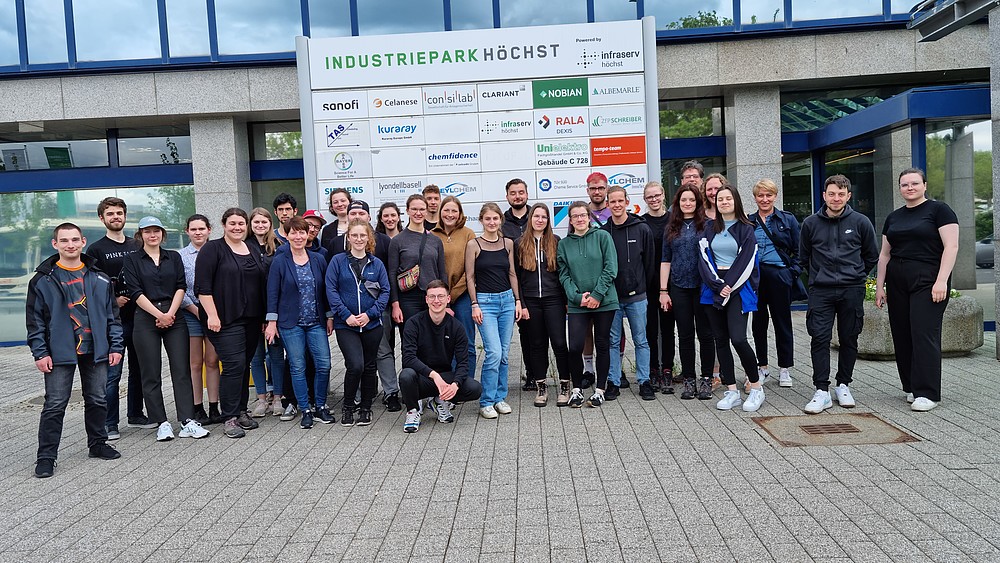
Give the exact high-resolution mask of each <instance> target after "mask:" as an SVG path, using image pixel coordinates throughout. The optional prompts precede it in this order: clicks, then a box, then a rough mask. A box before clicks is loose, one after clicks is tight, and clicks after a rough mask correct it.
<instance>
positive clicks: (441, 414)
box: [427, 397, 455, 424]
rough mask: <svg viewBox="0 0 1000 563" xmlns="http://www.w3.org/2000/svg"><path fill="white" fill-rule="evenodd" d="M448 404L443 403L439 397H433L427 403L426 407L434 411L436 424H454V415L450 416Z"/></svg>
mask: <svg viewBox="0 0 1000 563" xmlns="http://www.w3.org/2000/svg"><path fill="white" fill-rule="evenodd" d="M448 402H449V401H444V400H442V399H441V398H440V397H434V398H433V399H431V400H429V401H427V406H429V407H430V408H431V410H432V411H434V414H436V415H437V419H438V422H443V423H446V424H447V423H450V422H455V415H453V414H451V409H450V408H448Z"/></svg>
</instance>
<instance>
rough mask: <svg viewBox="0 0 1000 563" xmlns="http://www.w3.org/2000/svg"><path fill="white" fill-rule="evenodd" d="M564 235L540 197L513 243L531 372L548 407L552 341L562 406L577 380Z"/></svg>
mask: <svg viewBox="0 0 1000 563" xmlns="http://www.w3.org/2000/svg"><path fill="white" fill-rule="evenodd" d="M558 244H559V237H558V236H557V235H556V234H555V233H553V232H552V221H551V219H550V218H549V208H548V206H547V205H545V204H544V203H536V204H535V205H533V206H531V209H530V210H529V211H528V228H527V230H525V231H524V234H523V235H521V238H519V239H518V240H517V242H516V243H515V245H514V268H515V270H516V271H517V283H518V285H519V286H520V288H521V299H523V300H524V301H523V307H522V308H521V320H523V321H525V322H524V323H522V326H523V327H524V328H525V332H526V337H527V340H528V361H529V362H530V365H529V366H527V368H528V369H527V372H528V373H531V374H537V375H536V380H535V382H534V383H535V386H536V389H537V394H536V395H535V406H536V407H544V406H545V405H547V404H548V401H549V396H548V390H547V387H546V384H545V377H546V375H547V374H548V372H549V344H550V343H551V345H552V351H553V352H554V353H555V356H556V371H557V372H558V374H559V390H560V391H559V396H558V398H557V399H556V404H557V406H566V403H568V402H569V394H570V391H572V389H573V382H572V380H571V379H570V376H569V352H568V349H567V347H566V294H565V293H564V292H563V290H562V284H561V283H559V266H558V265H557V264H556V248H557V245H558Z"/></svg>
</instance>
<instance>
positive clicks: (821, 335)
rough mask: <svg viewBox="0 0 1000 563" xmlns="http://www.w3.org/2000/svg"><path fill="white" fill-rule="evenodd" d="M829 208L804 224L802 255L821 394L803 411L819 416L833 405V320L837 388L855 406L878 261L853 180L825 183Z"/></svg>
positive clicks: (808, 322)
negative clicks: (869, 284)
mask: <svg viewBox="0 0 1000 563" xmlns="http://www.w3.org/2000/svg"><path fill="white" fill-rule="evenodd" d="M824 185H825V186H826V188H825V189H824V190H823V201H824V202H825V203H824V205H823V206H822V207H821V208H820V210H819V211H817V212H816V213H815V214H814V215H810V216H809V217H806V220H805V221H803V222H802V232H801V235H800V238H799V256H800V259H801V261H802V264H803V265H804V266H805V267H806V268H808V270H809V316H807V317H806V330H807V331H808V332H809V336H811V337H812V340H811V343H810V346H809V348H810V353H811V355H812V365H813V384H814V385H815V386H816V392H815V394H814V395H813V398H812V400H811V401H809V403H808V404H807V405H806V406H805V408H804V409H803V410H804V411H805V412H807V413H809V414H818V413H821V412H823V411H824V410H826V409H828V408H830V407H832V406H833V401H832V400H831V397H830V340H831V339H832V338H833V323H834V319H836V322H837V335H838V336H839V337H840V354H839V357H838V361H837V387H836V388H835V389H834V391H835V392H836V396H837V402H838V403H839V404H840V406H841V407H844V408H851V407H853V406H854V404H855V402H854V397H853V396H852V395H851V390H850V387H849V386H850V384H851V378H852V376H853V374H854V364H855V362H857V359H858V335H859V334H861V327H862V326H863V322H864V315H865V309H864V301H865V281H866V280H867V279H868V272H870V271H871V269H872V268H874V267H875V265H876V264H877V263H878V244H877V243H876V241H875V227H874V226H872V222H871V221H870V220H869V219H868V217H866V216H864V215H863V214H861V213H858V212H857V211H854V210H853V209H851V206H850V205H847V202H848V201H850V199H851V181H850V180H848V179H847V177H846V176H844V175H842V174H837V175H834V176H830V177H829V178H827V179H826V183H825V184H824Z"/></svg>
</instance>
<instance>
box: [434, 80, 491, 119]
mask: <svg viewBox="0 0 1000 563" xmlns="http://www.w3.org/2000/svg"><path fill="white" fill-rule="evenodd" d="M422 90H423V102H424V114H435V113H467V112H474V111H477V109H478V107H479V104H478V103H477V100H476V86H475V84H456V85H452V86H424V87H423V89H422Z"/></svg>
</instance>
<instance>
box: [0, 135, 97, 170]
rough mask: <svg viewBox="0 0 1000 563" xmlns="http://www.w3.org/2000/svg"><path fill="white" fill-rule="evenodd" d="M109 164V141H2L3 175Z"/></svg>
mask: <svg viewBox="0 0 1000 563" xmlns="http://www.w3.org/2000/svg"><path fill="white" fill-rule="evenodd" d="M107 165H108V141H107V140H106V139H87V140H51V141H34V142H31V141H29V142H7V141H5V140H0V173H3V171H12V170H49V169H54V168H90V167H94V166H107Z"/></svg>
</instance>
